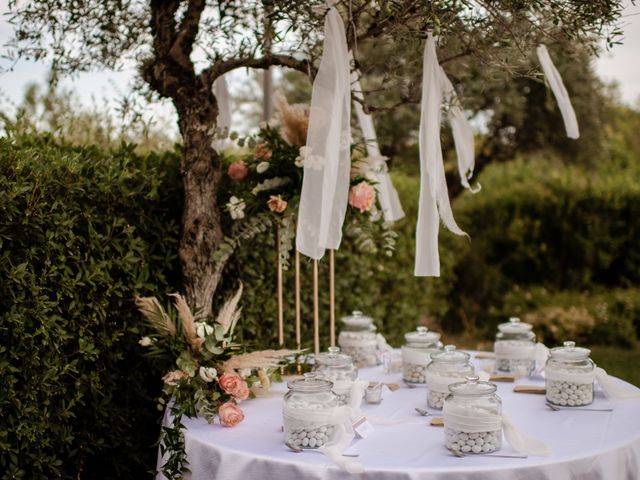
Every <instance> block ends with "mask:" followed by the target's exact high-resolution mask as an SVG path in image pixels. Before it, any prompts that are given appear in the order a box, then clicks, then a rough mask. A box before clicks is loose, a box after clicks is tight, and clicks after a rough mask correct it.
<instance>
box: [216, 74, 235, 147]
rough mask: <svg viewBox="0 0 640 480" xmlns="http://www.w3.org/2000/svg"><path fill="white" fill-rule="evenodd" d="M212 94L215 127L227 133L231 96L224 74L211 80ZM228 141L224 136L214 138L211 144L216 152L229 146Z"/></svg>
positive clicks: (229, 125) (229, 122) (229, 121)
mask: <svg viewBox="0 0 640 480" xmlns="http://www.w3.org/2000/svg"><path fill="white" fill-rule="evenodd" d="M213 94H214V95H215V97H216V101H217V103H218V119H217V120H216V127H217V128H218V129H221V130H223V129H226V130H227V133H228V132H229V129H230V128H231V96H230V95H229V89H228V88H227V79H226V78H225V76H224V75H222V76H220V77H218V78H216V80H215V81H214V82H213ZM229 143H230V142H229V141H228V140H227V139H226V138H223V139H219V140H214V141H213V142H212V144H211V146H212V147H213V148H215V150H216V151H217V152H221V151H222V150H224V149H225V148H227V147H228V146H229Z"/></svg>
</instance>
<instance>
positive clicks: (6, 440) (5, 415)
mask: <svg viewBox="0 0 640 480" xmlns="http://www.w3.org/2000/svg"><path fill="white" fill-rule="evenodd" d="M177 178H178V172H177V162H176V158H175V156H174V155H163V156H155V155H150V156H145V157H141V156H137V155H135V154H134V153H133V148H132V147H131V146H123V147H122V148H121V149H119V150H117V151H101V150H98V149H96V148H89V147H87V148H79V147H69V146H58V145H56V144H55V143H54V141H53V139H51V138H49V137H39V138H38V137H27V138H24V137H23V138H16V137H13V138H2V139H0V252H1V253H0V285H2V295H1V296H0V385H2V388H0V419H1V420H0V476H1V478H3V479H8V478H24V479H51V478H101V479H109V478H143V477H144V475H145V472H146V471H148V470H149V468H150V466H151V465H153V460H154V458H155V448H154V447H153V445H152V443H153V442H154V440H155V438H156V437H157V433H158V426H157V419H158V418H157V417H158V413H157V412H156V411H154V409H153V397H154V395H156V394H157V392H158V391H159V388H160V384H159V378H160V377H159V373H160V372H157V371H156V372H153V371H150V369H149V367H148V365H147V363H146V362H144V361H143V360H142V359H141V357H140V347H139V345H138V344H137V342H138V339H139V338H140V332H139V325H140V323H141V322H140V320H139V317H138V315H137V313H136V312H135V311H134V309H133V304H132V297H133V294H134V292H135V291H140V292H143V293H149V292H161V293H164V292H167V291H170V290H172V289H173V288H174V285H175V284H176V277H175V274H176V265H177V260H176V252H177V238H178V230H179V227H178V225H177V222H176V221H175V220H173V219H176V218H179V212H180V200H179V199H180V192H179V191H178V189H177V188H176V185H177V184H178V182H176V179H177Z"/></svg>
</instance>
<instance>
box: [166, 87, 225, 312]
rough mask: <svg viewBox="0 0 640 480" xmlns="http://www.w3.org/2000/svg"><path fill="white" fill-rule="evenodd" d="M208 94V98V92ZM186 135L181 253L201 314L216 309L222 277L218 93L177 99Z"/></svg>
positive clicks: (192, 300) (186, 284)
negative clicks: (217, 254)
mask: <svg viewBox="0 0 640 480" xmlns="http://www.w3.org/2000/svg"><path fill="white" fill-rule="evenodd" d="M207 97H208V98H207ZM176 106H177V107H178V115H179V125H180V132H181V133H182V138H183V141H184V147H183V152H182V158H181V159H180V173H181V175H182V185H183V187H184V210H183V213H182V235H181V238H180V246H179V250H178V256H179V258H180V264H181V267H182V286H183V289H184V292H185V295H186V297H187V302H188V303H189V305H191V306H192V308H195V310H196V311H197V312H198V314H200V315H203V316H207V315H210V314H211V313H212V303H213V295H214V293H215V290H216V287H217V286H218V282H219V280H220V272H219V271H217V270H216V269H215V268H214V264H213V261H212V256H213V252H214V251H215V250H216V249H217V248H218V246H219V245H220V243H221V241H222V239H223V235H222V228H221V226H220V211H219V209H218V203H217V197H216V192H217V190H218V185H219V183H220V175H221V163H220V156H219V155H218V153H217V152H216V150H215V149H214V148H213V147H212V146H211V142H212V141H213V139H214V136H213V134H212V133H209V132H212V131H213V130H215V125H216V117H217V106H216V103H215V99H214V98H213V95H211V93H210V92H209V93H208V95H198V96H195V97H193V98H191V99H189V100H187V101H186V102H184V103H182V102H176Z"/></svg>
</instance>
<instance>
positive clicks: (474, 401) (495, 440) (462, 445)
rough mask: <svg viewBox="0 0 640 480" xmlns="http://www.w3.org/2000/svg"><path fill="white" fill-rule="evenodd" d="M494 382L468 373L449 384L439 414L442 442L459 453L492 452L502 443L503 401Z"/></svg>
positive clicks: (498, 448)
mask: <svg viewBox="0 0 640 480" xmlns="http://www.w3.org/2000/svg"><path fill="white" fill-rule="evenodd" d="M496 388H497V387H496V386H495V384H493V383H489V382H480V381H478V377H476V376H472V377H467V378H466V380H465V381H464V382H459V383H454V384H452V385H449V391H450V392H451V394H450V395H449V396H447V398H446V400H445V402H444V407H443V409H442V415H443V418H444V435H445V445H446V447H447V448H448V449H449V450H452V451H458V452H462V453H491V452H495V451H496V450H500V447H501V446H502V401H501V400H500V397H499V396H498V395H496V393H495V392H496Z"/></svg>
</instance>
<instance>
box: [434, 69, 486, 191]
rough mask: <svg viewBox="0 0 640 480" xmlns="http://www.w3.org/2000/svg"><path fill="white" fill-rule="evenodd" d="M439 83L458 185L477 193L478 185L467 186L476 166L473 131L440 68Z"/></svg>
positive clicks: (454, 92) (451, 86) (453, 90)
mask: <svg viewBox="0 0 640 480" xmlns="http://www.w3.org/2000/svg"><path fill="white" fill-rule="evenodd" d="M440 81H441V82H442V93H443V95H444V100H445V102H447V104H448V106H449V112H448V114H447V117H448V118H449V125H451V132H452V133H453V142H454V144H455V146H456V156H457V157H458V173H459V174H460V183H461V184H462V186H463V187H464V188H466V189H468V190H469V191H470V192H471V193H478V192H479V191H480V188H481V186H480V184H479V183H478V184H477V186H476V187H471V185H469V180H470V179H471V177H472V176H473V169H474V168H475V164H476V161H475V152H474V146H473V129H472V128H471V125H470V124H469V121H468V120H467V117H465V116H464V112H463V111H462V107H461V105H460V101H459V100H458V96H457V95H456V91H455V89H454V88H453V85H452V84H451V81H450V80H449V78H448V77H447V74H446V73H445V72H444V70H443V69H442V67H440Z"/></svg>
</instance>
